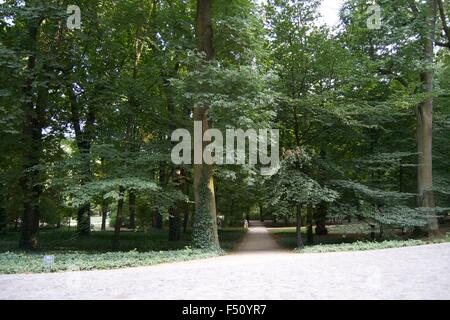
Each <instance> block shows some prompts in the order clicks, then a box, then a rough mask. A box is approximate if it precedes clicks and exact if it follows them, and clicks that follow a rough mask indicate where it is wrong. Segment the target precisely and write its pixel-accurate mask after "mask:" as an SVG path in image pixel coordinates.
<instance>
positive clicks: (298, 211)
mask: <svg viewBox="0 0 450 320" xmlns="http://www.w3.org/2000/svg"><path fill="white" fill-rule="evenodd" d="M295 220H296V222H297V223H296V230H295V231H296V234H297V248H298V249H303V248H304V247H305V245H304V244H303V239H302V207H301V205H297V206H296V219H295Z"/></svg>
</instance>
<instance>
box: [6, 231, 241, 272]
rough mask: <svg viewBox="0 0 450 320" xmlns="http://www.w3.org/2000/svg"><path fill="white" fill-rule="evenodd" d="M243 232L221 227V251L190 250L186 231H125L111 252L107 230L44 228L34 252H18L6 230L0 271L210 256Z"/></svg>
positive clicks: (75, 268)
mask: <svg viewBox="0 0 450 320" xmlns="http://www.w3.org/2000/svg"><path fill="white" fill-rule="evenodd" d="M245 231H246V230H245V229H240V228H236V229H225V230H220V232H219V237H220V240H221V248H222V250H193V249H191V248H190V247H189V245H190V233H189V232H188V233H186V234H183V236H182V238H181V240H180V241H176V242H169V241H167V230H151V232H148V233H144V232H124V233H123V234H122V235H121V248H120V251H116V252H113V251H111V241H112V236H113V233H112V232H108V231H106V232H93V233H92V235H91V236H90V237H86V238H78V237H76V234H75V232H74V231H73V230H44V231H41V243H42V246H41V249H40V250H39V251H36V252H24V251H20V250H19V249H18V248H17V243H18V236H19V234H18V233H16V232H9V233H6V234H2V235H0V274H15V273H42V272H59V271H78V270H101V269H116V268H125V267H138V266H149V265H155V264H160V263H169V262H177V261H188V260H196V259H205V258H211V257H215V256H220V255H223V254H225V253H226V252H227V251H230V250H232V249H233V247H234V246H235V244H236V243H238V242H239V240H240V239H241V237H242V236H243V235H244V233H245Z"/></svg>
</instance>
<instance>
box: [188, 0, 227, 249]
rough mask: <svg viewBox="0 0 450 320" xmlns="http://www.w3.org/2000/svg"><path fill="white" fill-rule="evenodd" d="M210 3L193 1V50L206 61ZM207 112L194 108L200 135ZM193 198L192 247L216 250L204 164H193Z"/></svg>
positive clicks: (210, 35) (209, 48)
mask: <svg viewBox="0 0 450 320" xmlns="http://www.w3.org/2000/svg"><path fill="white" fill-rule="evenodd" d="M211 4H212V1H211V0H197V23H196V32H197V41H198V45H197V47H198V50H199V51H200V52H202V53H204V54H205V58H206V59H207V60H211V59H213V57H214V51H213V28H212V17H211V14H212V13H211ZM208 111H209V107H208V106H201V107H195V108H194V121H199V122H201V123H202V124H203V128H202V130H203V132H202V134H203V133H204V132H205V131H206V130H208V129H209V128H210V123H209V119H208ZM205 147H206V143H204V142H203V143H202V148H201V150H202V155H203V150H204V149H205ZM194 199H195V214H194V223H193V234H192V238H193V247H195V248H208V249H209V248H213V249H215V248H219V247H220V246H219V237H218V233H217V221H216V220H217V217H216V201H215V194H214V178H213V173H212V167H211V166H209V165H206V164H204V163H202V164H195V165H194Z"/></svg>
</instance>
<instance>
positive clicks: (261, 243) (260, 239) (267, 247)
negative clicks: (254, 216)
mask: <svg viewBox="0 0 450 320" xmlns="http://www.w3.org/2000/svg"><path fill="white" fill-rule="evenodd" d="M269 252H270V253H277V252H278V253H287V252H288V251H287V250H285V249H283V248H281V247H280V246H279V245H278V243H277V242H276V241H275V240H274V239H273V237H272V236H271V235H270V233H269V231H268V230H267V228H266V227H265V226H264V224H263V223H262V222H259V221H252V222H251V223H250V228H249V230H248V232H247V234H246V235H245V236H244V238H243V239H242V241H241V243H240V244H239V245H238V246H237V247H236V249H235V251H234V252H233V253H234V254H251V253H269Z"/></svg>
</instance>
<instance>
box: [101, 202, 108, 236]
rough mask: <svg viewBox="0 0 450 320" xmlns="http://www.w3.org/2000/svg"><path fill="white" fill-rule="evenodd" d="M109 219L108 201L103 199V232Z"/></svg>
mask: <svg viewBox="0 0 450 320" xmlns="http://www.w3.org/2000/svg"><path fill="white" fill-rule="evenodd" d="M107 217H108V201H107V200H106V199H103V201H102V231H105V230H106V219H107Z"/></svg>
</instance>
